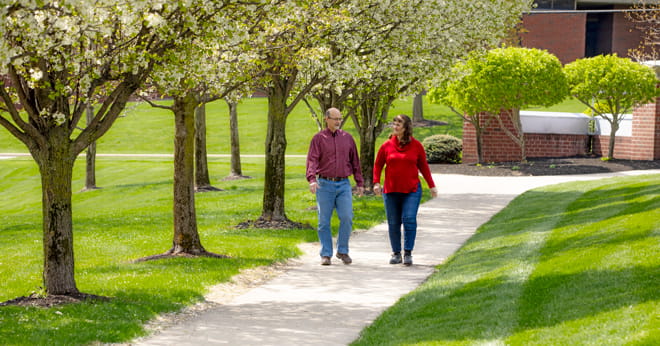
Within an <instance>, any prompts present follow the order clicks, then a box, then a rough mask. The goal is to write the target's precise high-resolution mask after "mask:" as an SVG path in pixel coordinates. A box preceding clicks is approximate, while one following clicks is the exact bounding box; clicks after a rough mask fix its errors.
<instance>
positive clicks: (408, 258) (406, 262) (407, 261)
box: [403, 255, 412, 266]
mask: <svg viewBox="0 0 660 346" xmlns="http://www.w3.org/2000/svg"><path fill="white" fill-rule="evenodd" d="M403 265H404V266H411V265H412V255H404V256H403Z"/></svg>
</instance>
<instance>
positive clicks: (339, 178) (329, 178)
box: [319, 175, 346, 181]
mask: <svg viewBox="0 0 660 346" xmlns="http://www.w3.org/2000/svg"><path fill="white" fill-rule="evenodd" d="M319 178H321V179H325V180H330V181H342V180H344V179H346V177H324V176H322V175H319Z"/></svg>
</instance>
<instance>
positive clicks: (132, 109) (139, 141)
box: [0, 97, 463, 155]
mask: <svg viewBox="0 0 660 346" xmlns="http://www.w3.org/2000/svg"><path fill="white" fill-rule="evenodd" d="M424 100H425V103H424V116H425V118H427V119H431V120H438V121H443V122H446V123H448V125H445V126H435V127H428V128H416V129H415V137H416V138H418V139H420V140H422V139H424V138H426V137H428V136H430V135H434V134H439V133H442V134H451V135H453V136H456V137H459V138H461V137H462V133H463V121H462V119H460V118H459V117H458V116H457V115H455V114H453V113H452V112H451V111H450V110H449V109H448V108H447V107H445V106H442V105H436V104H430V103H428V101H427V100H426V98H425V99H424ZM160 102H161V103H163V104H165V105H168V104H171V101H167V100H164V101H160ZM237 111H238V130H239V131H238V132H239V139H240V149H241V154H244V155H263V154H264V152H265V141H266V131H267V125H268V117H267V116H268V103H267V99H266V98H263V97H255V98H247V99H244V100H242V101H241V102H240V103H239V104H238V108H237ZM411 112H412V100H411V99H401V100H397V101H395V102H394V105H393V108H392V109H391V110H390V115H391V116H390V118H393V117H394V116H395V115H396V114H399V113H404V114H408V115H412V113H411ZM206 122H207V129H206V137H207V151H208V153H209V154H211V155H214V154H230V153H231V150H230V149H231V143H230V140H229V138H230V137H229V136H230V128H229V110H228V108H227V104H226V102H225V101H224V100H219V101H215V102H212V103H209V104H207V105H206ZM343 129H344V130H346V131H348V132H350V133H351V134H352V135H353V136H354V137H355V141H356V143H358V145H359V136H358V133H357V131H356V130H355V127H354V125H353V122H352V120H350V119H348V118H347V119H346V121H345V122H344V124H343ZM316 132H317V125H316V122H315V121H314V120H312V115H311V112H310V111H309V110H308V108H307V106H305V105H304V104H301V105H298V106H297V107H296V108H295V109H294V110H293V112H292V113H291V114H290V115H289V117H288V118H287V130H286V140H287V151H286V153H287V154H288V155H305V154H307V150H308V148H309V141H310V140H311V138H312V136H313V135H314V134H315V133H316ZM389 134H390V131H389V129H385V130H384V131H383V133H382V134H381V136H380V137H379V139H378V141H377V145H378V146H380V144H381V143H382V142H383V141H385V139H386V138H387V137H388V136H389ZM173 138H174V115H173V113H172V112H170V111H168V110H164V109H161V108H154V107H152V106H150V105H149V104H147V103H144V102H139V103H129V104H128V106H127V107H126V109H125V110H124V112H123V113H122V116H121V117H120V118H119V119H117V121H116V122H115V123H114V124H113V125H112V128H110V130H109V131H108V132H107V133H106V134H105V135H104V136H103V137H101V138H100V139H99V140H98V142H97V153H98V154H131V153H145V154H171V153H172V152H173V150H174V139H173ZM27 152H28V151H27V148H26V147H25V145H23V143H21V142H20V141H18V140H17V139H16V138H14V137H13V136H12V135H11V134H10V133H9V132H8V131H6V130H5V129H4V128H0V153H27Z"/></svg>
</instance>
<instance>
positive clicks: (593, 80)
mask: <svg viewBox="0 0 660 346" xmlns="http://www.w3.org/2000/svg"><path fill="white" fill-rule="evenodd" d="M564 71H565V72H566V76H567V79H568V84H569V87H570V94H571V96H573V97H575V98H576V99H577V100H579V101H580V102H582V103H584V104H585V105H587V106H588V107H589V108H590V109H591V111H592V112H593V114H594V115H596V116H600V117H602V118H604V119H606V120H607V121H608V122H609V123H610V125H611V132H610V139H609V147H608V153H607V157H608V158H610V159H611V158H613V157H614V146H615V142H616V132H617V130H618V129H619V124H620V122H621V120H622V119H623V117H622V116H623V114H625V113H628V112H630V111H632V109H633V108H635V107H637V106H639V105H642V104H644V103H646V102H649V101H651V100H652V99H653V98H654V97H657V96H658V95H659V89H658V88H657V84H658V78H657V77H656V74H655V72H654V71H653V69H652V68H651V67H649V66H645V65H642V64H640V63H637V62H634V61H632V60H630V59H628V58H621V57H618V56H617V55H616V54H612V55H599V56H595V57H592V58H584V59H578V60H576V61H574V62H572V63H569V64H567V65H566V66H565V67H564Z"/></svg>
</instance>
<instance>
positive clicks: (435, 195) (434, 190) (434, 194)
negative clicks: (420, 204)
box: [431, 187, 438, 198]
mask: <svg viewBox="0 0 660 346" xmlns="http://www.w3.org/2000/svg"><path fill="white" fill-rule="evenodd" d="M431 197H433V198H436V197H438V189H437V188H435V187H432V188H431Z"/></svg>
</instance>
